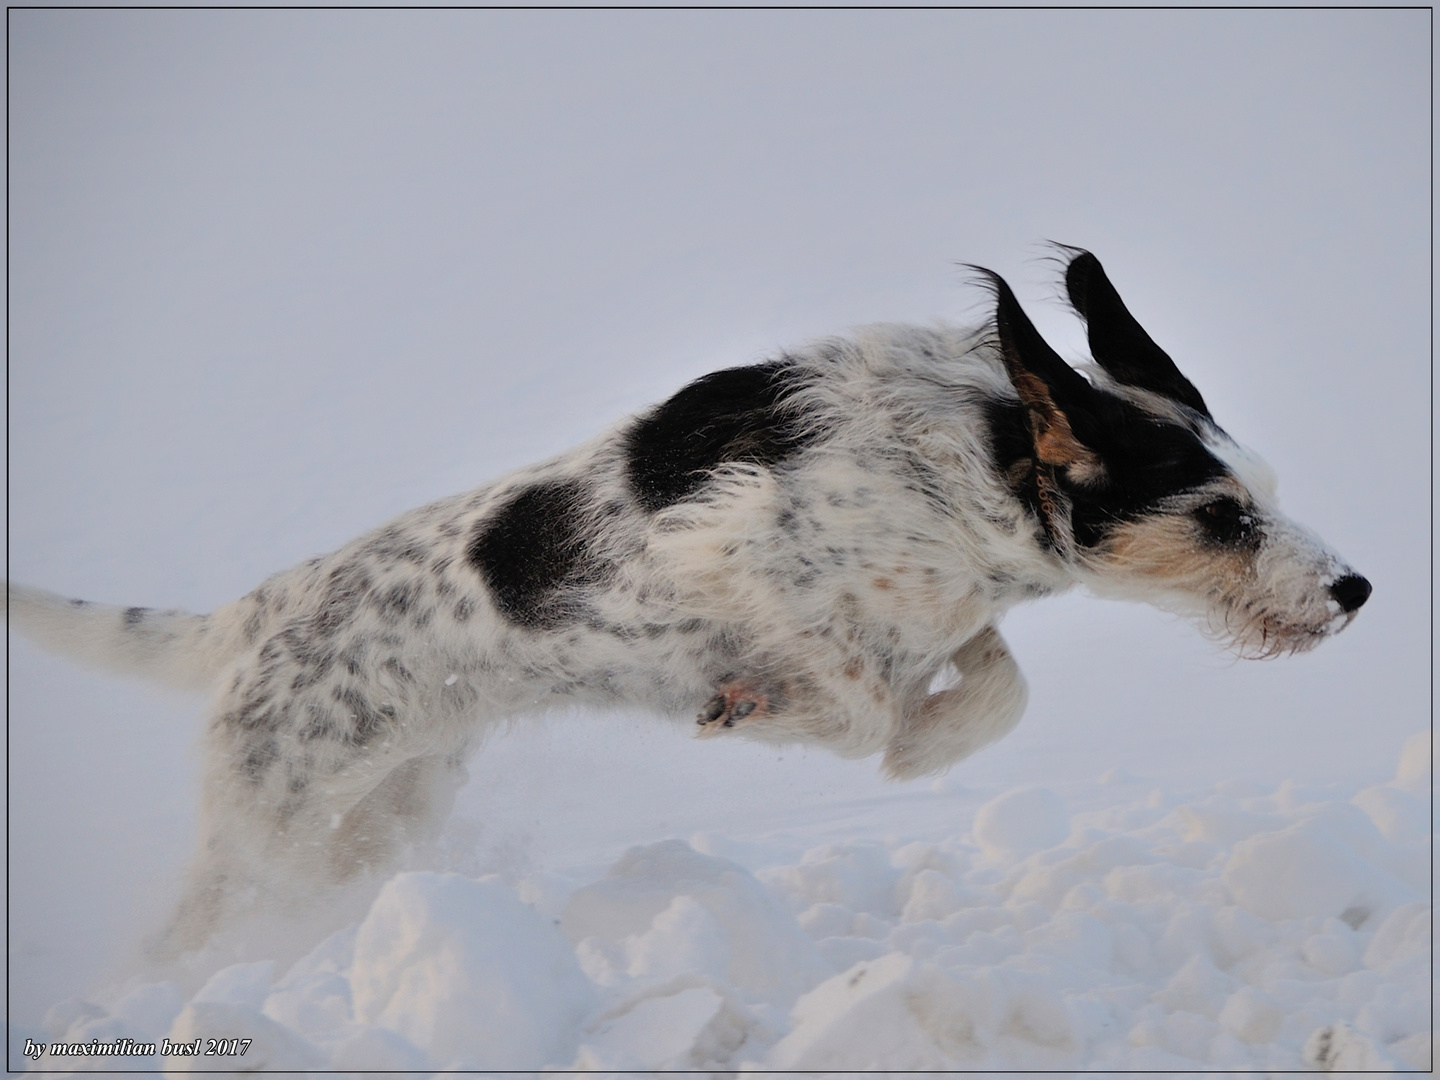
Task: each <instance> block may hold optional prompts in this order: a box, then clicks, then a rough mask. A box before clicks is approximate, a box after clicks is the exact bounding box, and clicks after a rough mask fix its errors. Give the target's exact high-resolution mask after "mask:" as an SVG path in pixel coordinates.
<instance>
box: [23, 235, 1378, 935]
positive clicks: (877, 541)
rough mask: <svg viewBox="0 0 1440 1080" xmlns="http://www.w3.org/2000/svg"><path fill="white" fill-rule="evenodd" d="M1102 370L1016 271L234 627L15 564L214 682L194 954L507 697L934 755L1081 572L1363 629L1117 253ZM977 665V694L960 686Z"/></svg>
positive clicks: (88, 617) (479, 504) (83, 610)
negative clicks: (965, 316)
mask: <svg viewBox="0 0 1440 1080" xmlns="http://www.w3.org/2000/svg"><path fill="white" fill-rule="evenodd" d="M1066 255H1067V258H1068V259H1069V261H1068V266H1067V269H1066V272H1065V284H1066V287H1067V291H1068V294H1069V298H1070V302H1071V304H1072V305H1073V306H1074V308H1075V310H1076V311H1077V312H1078V313H1079V314H1080V316H1081V317H1082V318H1083V319H1084V320H1085V322H1086V324H1087V328H1088V333H1089V343H1090V350H1091V353H1092V355H1093V357H1094V360H1095V364H1096V365H1098V367H1091V368H1087V375H1088V377H1086V376H1082V375H1081V374H1080V373H1079V372H1077V371H1076V370H1075V369H1073V368H1071V367H1070V366H1069V365H1068V364H1066V363H1065V362H1064V361H1063V360H1061V358H1060V357H1059V356H1057V355H1056V354H1055V353H1054V352H1053V351H1052V350H1051V349H1050V347H1049V346H1048V345H1047V344H1046V343H1045V341H1044V340H1043V339H1042V338H1041V337H1040V335H1039V334H1038V333H1037V332H1036V330H1035V328H1034V326H1033V325H1032V324H1031V323H1030V321H1029V320H1028V319H1027V318H1026V316H1025V314H1024V312H1023V311H1022V310H1021V308H1020V306H1019V304H1018V303H1017V301H1016V299H1015V297H1014V295H1013V294H1012V293H1011V291H1010V289H1009V287H1008V286H1007V285H1006V284H1005V282H1004V281H1003V280H1002V279H1001V278H999V277H998V276H996V275H994V274H990V273H988V272H985V271H981V273H982V274H984V275H985V277H986V280H987V281H988V284H989V286H990V287H991V289H992V290H993V293H994V296H995V318H994V322H993V324H991V325H988V326H986V327H983V328H981V329H978V330H975V329H958V328H951V327H941V328H924V327H915V326H896V325H882V326H872V327H868V328H865V329H862V330H860V331H858V332H856V333H855V334H854V335H853V336H850V337H847V338H835V339H831V340H825V341H821V342H818V343H816V344H813V345H810V346H808V347H806V348H805V349H803V350H801V351H798V352H794V353H784V354H781V355H780V356H779V357H777V358H776V359H774V360H771V361H768V362H766V363H762V364H758V365H755V366H753V367H740V368H732V369H730V370H727V371H719V372H716V373H714V374H712V375H707V376H705V377H704V378H701V379H698V380H696V381H695V382H693V383H691V384H690V385H689V386H686V387H685V388H684V389H682V390H680V391H679V392H678V393H677V394H675V395H674V396H673V397H672V398H670V399H669V400H668V401H666V402H664V403H663V404H661V405H659V406H656V407H655V408H652V409H650V410H648V411H647V412H644V413H641V414H640V415H639V416H636V417H632V418H630V419H628V420H625V421H623V422H622V423H621V424H620V425H619V426H617V427H615V428H613V429H611V430H610V431H608V432H606V433H605V434H603V435H601V436H599V437H598V438H596V439H594V440H592V441H591V442H589V443H587V444H585V445H583V446H581V447H579V448H578V449H575V450H573V451H571V452H570V453H567V454H564V455H562V456H560V457H558V458H555V459H554V460H551V461H548V462H546V463H544V464H542V465H537V466H535V467H533V468H529V469H525V470H522V471H521V472H518V473H516V474H514V475H512V476H509V477H506V478H505V479H503V480H499V481H497V482H495V483H491V484H487V485H486V486H484V487H482V488H480V489H478V490H476V491H473V492H470V493H468V494H464V495H458V496H455V497H453V498H449V499H444V500H442V501H440V502H437V503H433V504H431V505H429V506H426V507H422V508H421V509H419V510H415V511H413V512H411V513H409V514H406V515H404V516H403V517H400V518H398V519H396V520H395V521H393V522H391V523H390V524H388V525H385V526H383V527H381V528H380V529H378V530H377V531H375V532H372V533H370V534H368V535H366V536H362V537H360V538H359V539H358V540H355V541H354V542H352V543H350V544H348V545H346V546H345V547H343V548H341V549H340V550H339V551H337V552H335V553H333V554H330V555H326V556H323V557H321V558H316V559H311V560H310V561H309V562H306V563H304V564H302V565H301V566H298V567H296V568H295V569H293V570H289V571H287V572H284V573H281V574H277V575H276V576H274V577H272V578H270V579H269V580H268V581H266V582H265V583H264V584H263V585H261V586H260V587H259V588H258V589H256V590H255V591H254V592H253V593H251V594H250V595H248V596H246V597H244V598H243V599H240V600H238V601H236V602H235V603H233V604H230V605H228V606H226V607H223V608H221V609H220V610H218V611H216V612H214V613H212V614H210V615H191V614H186V613H183V612H174V611H154V610H150V609H146V608H128V609H120V608H108V607H102V606H97V605H93V604H88V603H84V602H82V601H71V600H65V599H62V598H60V597H56V596H54V595H52V594H49V593H45V592H40V591H37V590H32V589H28V588H23V587H18V586H11V587H10V589H9V617H10V619H11V621H12V623H13V624H15V625H16V626H18V627H20V628H22V629H23V630H24V631H25V632H27V633H28V634H31V635H32V636H33V637H34V638H35V639H36V640H37V641H39V642H40V643H42V644H45V645H47V646H51V647H54V648H56V649H58V650H60V651H62V652H65V653H68V654H71V655H73V656H76V657H79V658H81V659H83V660H88V661H91V662H94V663H98V664H101V665H105V666H108V667H111V668H118V669H121V670H123V671H128V672H137V673H141V674H145V675H149V676H151V677H154V678H157V679H160V680H163V681H165V682H168V683H172V684H175V685H179V686H183V687H190V688H195V689H202V688H204V689H210V690H212V691H213V692H214V695H215V696H214V702H213V705H212V708H211V718H210V723H209V729H208V732H207V755H208V764H207V775H206V778H205V783H204V807H203V824H202V840H201V847H200V853H199V856H198V858H197V860H196V862H195V865H194V866H193V867H192V870H191V873H190V880H189V884H188V887H187V894H186V897H185V899H184V900H183V902H182V905H181V908H180V911H179V914H178V915H177V916H176V920H175V923H174V925H173V927H172V928H171V931H170V934H169V939H168V945H167V947H168V948H169V949H170V950H171V951H179V950H184V949H189V948H193V947H195V946H197V945H199V944H200V943H202V942H203V941H204V940H206V938H207V937H208V936H209V935H210V934H211V932H212V931H213V930H214V928H215V927H216V926H217V925H218V923H219V921H220V919H221V918H222V916H224V915H225V914H226V913H227V912H228V911H229V910H230V909H232V908H234V907H236V906H237V905H239V904H240V903H241V900H240V898H242V897H244V896H245V895H248V894H250V893H254V892H255V891H256V890H257V889H261V890H263V889H264V888H265V883H266V882H272V883H273V882H283V881H286V880H290V881H294V880H299V879H305V880H312V881H313V880H315V879H316V877H317V873H316V870H317V868H318V869H319V870H320V871H321V873H319V874H318V876H319V877H321V878H324V879H326V880H330V881H340V880H344V879H345V878H347V877H348V876H351V875H353V874H354V873H356V872H357V871H358V870H360V869H363V868H367V867H370V868H379V867H382V866H383V865H384V864H385V863H386V861H387V860H389V859H390V858H392V857H393V854H394V853H395V852H396V851H397V849H399V848H400V847H401V846H402V845H404V844H405V843H407V842H409V841H412V840H414V839H416V838H417V837H421V836H423V835H424V833H425V831H426V830H427V829H428V828H433V827H434V826H435V825H436V824H437V823H438V822H439V821H440V819H442V818H443V816H444V813H445V812H446V810H447V809H448V804H449V801H450V799H451V797H452V795H453V791H454V788H455V786H456V783H457V782H458V780H459V779H460V778H463V775H464V774H463V763H464V761H465V759H466V756H467V755H468V754H469V753H470V751H471V750H472V749H473V748H474V747H475V745H476V744H477V743H478V742H479V741H480V740H481V739H482V738H483V737H484V735H485V733H486V732H487V731H488V730H491V729H493V728H494V727H495V721H496V720H497V718H499V717H502V716H506V715H510V714H515V713H522V712H527V711H533V710H541V709H545V708H547V707H551V706H554V705H557V704H559V703H561V702H571V703H583V704H585V705H587V706H605V705H619V704H626V705H638V706H642V707H647V708H650V709H653V710H656V711H658V712H662V713H666V714H670V715H689V716H694V715H695V712H696V710H697V709H698V710H699V729H700V734H701V735H705V736H710V735H719V734H722V733H728V732H732V731H733V732H735V733H738V734H744V735H746V736H749V737H751V738H756V739H764V740H769V741H773V742H779V743H788V742H797V741H798V742H807V743H819V744H821V745H824V746H827V747H829V748H830V749H832V750H834V751H836V752H837V753H840V754H843V755H846V756H851V757H859V756H863V755H868V754H874V753H878V752H883V753H884V767H885V770H886V772H887V773H888V774H889V775H891V776H893V777H901V778H904V777H914V776H920V775H923V774H926V773H933V772H935V771H938V770H941V769H943V768H945V767H946V766H948V765H950V764H951V763H952V762H955V761H958V760H959V759H961V758H963V757H965V756H966V755H967V754H971V753H973V752H974V751H975V750H977V749H979V748H980V747H982V746H984V745H986V744H987V743H990V742H993V741H994V740H996V739H998V738H1000V737H1001V736H1002V735H1004V734H1005V733H1006V732H1008V731H1009V730H1010V729H1011V728H1012V727H1014V725H1015V723H1016V722H1017V721H1018V720H1019V719H1020V715H1021V713H1022V711H1023V710H1024V707H1025V684H1024V681H1023V680H1022V678H1021V675H1020V672H1019V669H1018V668H1017V667H1016V664H1015V661H1014V659H1013V658H1012V657H1011V655H1010V653H1009V651H1008V650H1007V649H1006V646H1005V642H1004V641H1003V640H1002V639H1001V637H1000V634H999V632H998V631H997V629H996V624H997V622H998V621H999V619H1000V617H1001V616H1002V615H1003V614H1004V613H1005V612H1006V610H1007V609H1009V608H1010V607H1012V606H1013V605H1015V604H1017V603H1019V602H1021V601H1024V600H1029V599H1033V598H1035V597H1039V596H1045V595H1047V594H1052V593H1058V592H1061V591H1063V590H1065V589H1068V588H1070V587H1072V586H1074V585H1077V584H1079V585H1084V586H1086V587H1088V588H1089V589H1091V590H1092V591H1094V592H1095V593H1098V594H1101V595H1105V596H1120V597H1128V598H1132V599H1136V598H1138V599H1144V600H1146V601H1148V602H1150V603H1153V604H1157V605H1159V606H1161V607H1164V608H1166V609H1169V610H1176V611H1182V612H1186V613H1190V614H1193V615H1195V616H1198V618H1199V619H1200V621H1201V622H1202V624H1203V625H1204V626H1206V627H1207V628H1208V629H1209V630H1210V631H1212V632H1213V633H1214V634H1216V635H1217V636H1219V637H1221V638H1222V639H1224V640H1226V641H1227V642H1229V643H1230V644H1231V645H1232V646H1233V647H1234V648H1235V649H1237V650H1238V651H1239V652H1241V653H1242V654H1245V655H1260V656H1267V655H1273V654H1276V653H1281V652H1294V651H1299V650H1302V649H1308V648H1310V647H1312V646H1314V645H1316V644H1317V643H1318V642H1320V641H1321V640H1322V639H1323V638H1325V637H1328V636H1330V635H1332V634H1335V633H1337V632H1338V631H1340V630H1341V629H1343V628H1344V627H1345V626H1346V625H1347V624H1348V623H1349V622H1350V620H1351V619H1352V618H1353V617H1354V615H1355V612H1356V611H1357V610H1358V609H1359V608H1360V606H1361V605H1362V604H1363V603H1364V602H1365V600H1366V598H1367V597H1368V595H1369V593H1370V585H1369V583H1368V582H1367V581H1366V580H1365V579H1364V578H1363V577H1361V576H1359V575H1358V574H1356V573H1355V572H1354V571H1352V570H1351V569H1350V568H1349V566H1347V565H1346V563H1345V562H1344V561H1343V560H1342V559H1341V558H1340V557H1339V556H1338V555H1336V554H1334V553H1333V552H1331V551H1330V550H1329V549H1328V548H1327V547H1326V546H1325V545H1324V544H1323V543H1322V542H1321V541H1320V540H1318V539H1317V538H1316V537H1315V536H1313V535H1312V534H1311V533H1309V532H1307V531H1306V530H1305V529H1303V528H1302V527H1301V526H1299V525H1297V524H1295V523H1294V522H1292V521H1290V520H1289V519H1288V518H1286V517H1285V516H1284V515H1282V514H1281V513H1280V510H1279V508H1278V507H1277V506H1276V502H1275V497H1274V482H1273V478H1272V476H1271V474H1270V472H1269V471H1268V470H1267V468H1266V466H1265V465H1264V464H1263V463H1261V462H1260V461H1259V460H1258V459H1257V458H1256V457H1255V456H1254V455H1252V454H1250V453H1248V452H1247V451H1245V450H1243V449H1242V448H1241V447H1239V446H1238V445H1236V444H1235V443H1234V442H1233V441H1232V440H1231V439H1230V437H1229V436H1227V435H1226V434H1225V432H1223V431H1222V430H1221V429H1220V428H1219V427H1218V426H1217V425H1216V424H1215V422H1214V420H1213V419H1212V418H1211V416H1210V413H1209V411H1208V410H1207V409H1206V407H1205V402H1204V400H1203V399H1202V398H1201V396H1200V394H1199V393H1198V392H1197V391H1196V390H1195V388H1194V387H1193V386H1192V385H1191V384H1190V383H1189V382H1188V381H1187V380H1186V379H1185V377H1184V376H1183V375H1181V374H1180V372H1179V371H1178V370H1177V369H1176V367H1175V365H1174V363H1173V362H1172V361H1171V360H1170V358H1169V357H1168V356H1167V355H1166V354H1165V353H1164V352H1163V351H1162V350H1161V349H1160V348H1159V347H1158V346H1157V345H1156V344H1155V343H1154V342H1153V341H1152V340H1151V339H1150V337H1149V335H1147V334H1146V332H1145V331H1144V330H1143V329H1142V328H1141V327H1140V325H1139V324H1138V323H1137V322H1136V321H1135V319H1134V318H1133V317H1132V316H1131V315H1130V313H1129V312H1128V311H1127V310H1126V308H1125V306H1124V304H1123V303H1122V302H1121V300H1120V298H1119V296H1118V295H1117V293H1116V292H1115V290H1114V288H1113V287H1112V286H1111V284H1110V282H1109V280H1108V279H1107V278H1106V276H1105V273H1104V271H1103V270H1102V269H1101V266H1100V263H1099V262H1098V261H1096V259H1095V258H1094V256H1092V255H1090V254H1088V253H1086V252H1082V251H1079V250H1076V249H1066ZM946 665H953V668H954V669H955V672H958V675H959V679H958V682H956V681H955V679H954V678H953V673H952V678H951V688H949V689H942V690H939V691H938V692H931V691H932V682H933V681H934V680H935V677H936V675H937V673H939V672H941V671H942V670H943V669H946Z"/></svg>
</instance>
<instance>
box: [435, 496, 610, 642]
mask: <svg viewBox="0 0 1440 1080" xmlns="http://www.w3.org/2000/svg"><path fill="white" fill-rule="evenodd" d="M583 496H584V488H583V487H582V485H581V484H579V483H578V482H576V481H573V480H566V481H554V482H551V483H545V484H535V485H532V486H531V487H527V488H522V489H521V490H520V491H518V492H516V493H515V494H514V495H513V496H511V498H510V500H509V501H508V502H507V503H505V505H503V506H501V507H500V508H499V509H498V510H496V511H495V512H494V513H492V514H491V515H490V516H489V517H488V518H487V519H486V520H485V521H484V522H482V523H481V526H480V528H479V530H478V531H477V532H476V533H475V539H474V540H472V541H471V543H470V547H469V550H468V551H467V552H466V556H467V558H468V559H469V560H470V563H471V564H472V565H473V566H474V567H475V568H476V569H477V570H478V571H480V575H481V576H482V577H483V578H484V579H485V584H486V585H488V586H489V587H490V592H491V595H492V596H493V597H494V600H495V606H496V607H497V608H499V609H500V612H501V613H502V614H503V615H505V617H506V618H508V619H510V620H511V621H512V622H515V623H518V624H519V625H521V626H526V627H530V628H531V629H535V630H549V629H554V628H555V627H557V626H561V625H563V624H564V623H566V622H569V621H571V620H573V619H575V618H577V617H578V616H580V615H581V614H582V613H583V604H582V602H581V601H579V600H578V599H577V598H576V597H575V589H576V588H577V587H580V586H584V585H587V584H594V583H597V582H598V581H600V580H601V579H602V577H603V574H602V573H601V568H600V567H599V566H597V565H596V563H595V560H594V559H593V557H592V556H591V553H590V543H589V540H588V536H587V528H586V526H587V521H586V515H585V511H584V502H583ZM463 602H464V601H462V603H463ZM466 614H467V615H468V612H467V613H466ZM456 617H457V618H461V616H460V612H459V610H458V608H457V610H456ZM461 621H463V619H462V620H461Z"/></svg>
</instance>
